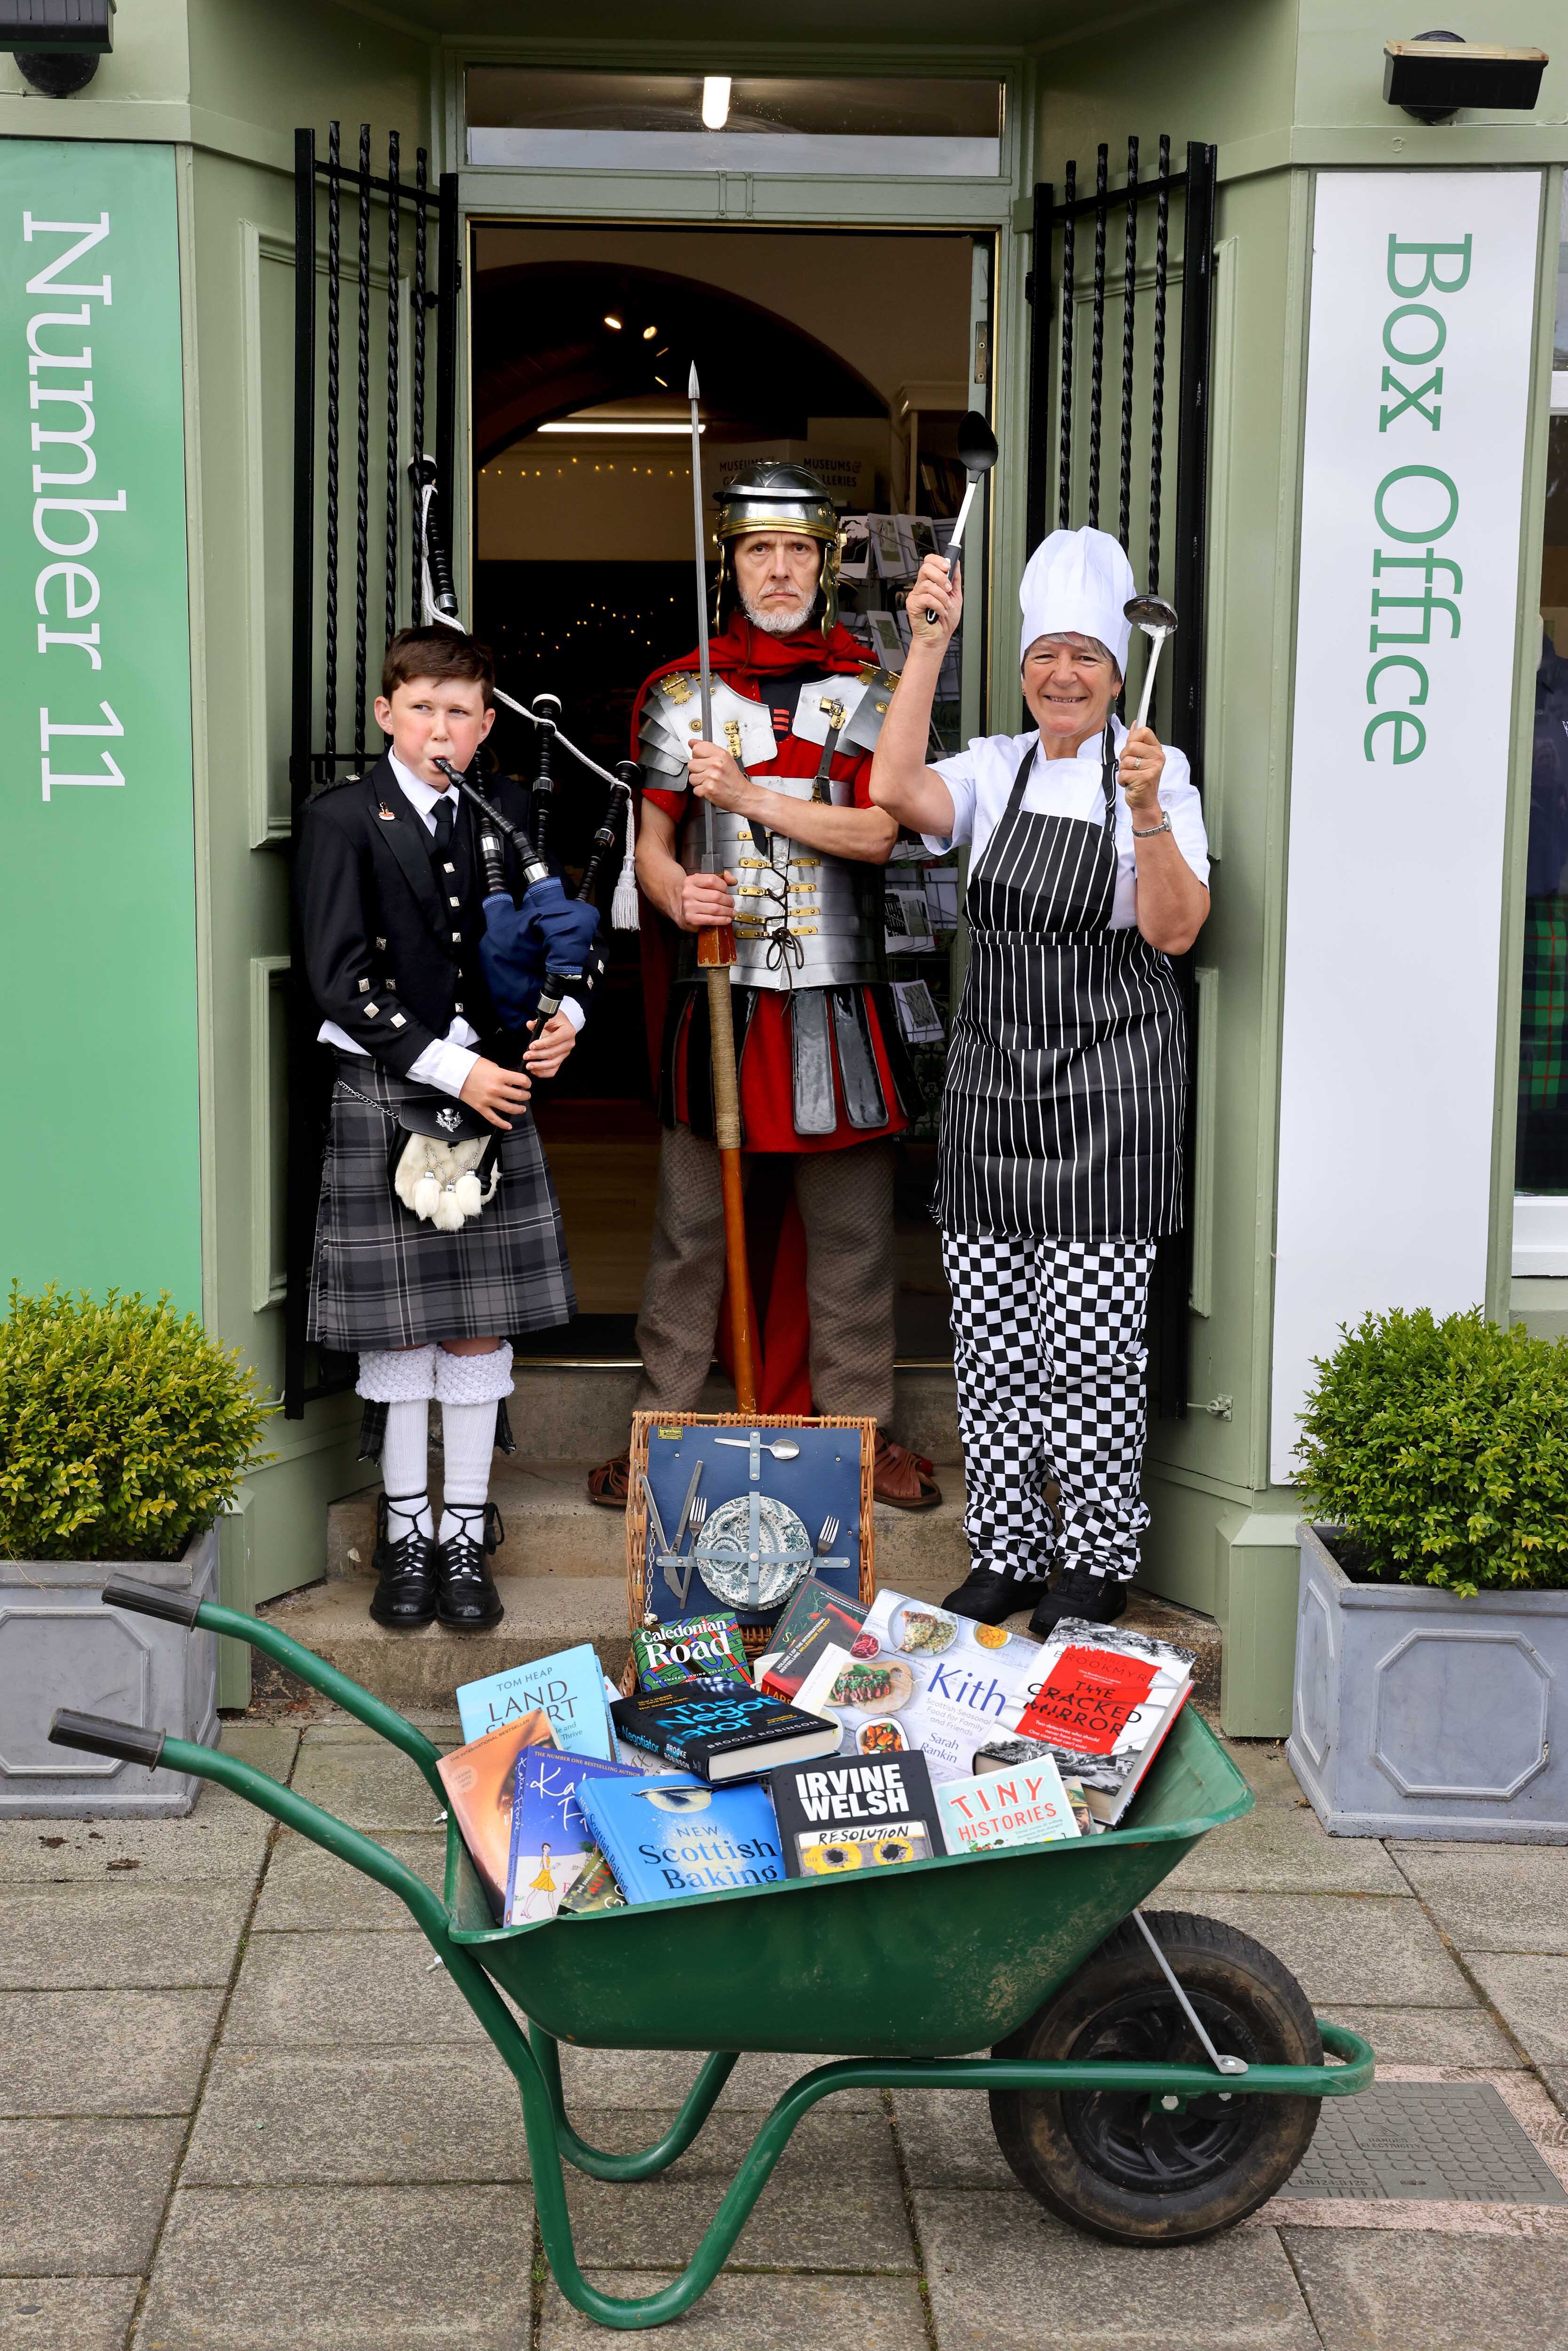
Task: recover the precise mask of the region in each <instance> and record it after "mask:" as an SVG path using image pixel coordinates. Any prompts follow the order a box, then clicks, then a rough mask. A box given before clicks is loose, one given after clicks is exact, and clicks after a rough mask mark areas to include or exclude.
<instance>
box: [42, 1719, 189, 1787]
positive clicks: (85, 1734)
mask: <svg viewBox="0 0 1568 2351" xmlns="http://www.w3.org/2000/svg"><path fill="white" fill-rule="evenodd" d="M49 1744H50V1745H51V1746H52V1747H79V1748H82V1749H84V1750H85V1751H86V1752H87V1753H88V1754H89V1755H116V1756H118V1757H119V1758H120V1761H121V1762H123V1763H140V1764H141V1765H143V1766H144V1768H145V1769H146V1770H147V1771H156V1770H157V1769H158V1764H159V1759H160V1758H161V1757H162V1752H163V1733H162V1731H161V1730H147V1729H143V1728H142V1726H141V1723H139V1722H116V1721H114V1720H113V1719H111V1718H110V1716H109V1715H106V1714H77V1713H75V1712H74V1711H73V1710H72V1708H69V1707H68V1706H62V1707H57V1708H56V1710H55V1713H54V1717H53V1719H52V1720H51V1721H50V1724H49Z"/></svg>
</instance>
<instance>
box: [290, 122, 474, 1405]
mask: <svg viewBox="0 0 1568 2351" xmlns="http://www.w3.org/2000/svg"><path fill="white" fill-rule="evenodd" d="M294 225H295V255H296V271H295V313H294V580H293V596H294V645H293V671H292V677H293V718H292V731H291V736H290V747H289V761H288V775H289V787H290V796H291V799H292V805H293V810H294V817H295V822H296V825H297V826H298V816H299V811H300V810H301V809H302V808H303V806H304V804H305V802H306V801H307V800H308V799H309V797H310V795H311V793H312V792H314V791H318V790H319V789H321V787H322V786H323V785H325V784H329V783H331V782H332V781H333V780H334V779H335V778H337V776H338V775H339V774H340V771H341V770H342V769H343V768H353V769H357V768H362V767H363V766H364V764H365V761H366V758H367V757H370V758H374V757H375V756H376V755H377V753H379V751H380V749H381V743H380V740H379V739H378V740H377V741H376V742H375V744H374V745H373V747H372V746H371V745H369V744H368V743H367V740H366V735H367V727H368V726H369V724H370V723H371V722H370V704H371V697H372V695H373V693H374V691H375V687H376V684H377V683H378V681H379V678H380V674H381V653H382V644H383V643H384V642H385V639H386V638H387V637H391V636H392V634H394V632H396V631H397V629H398V628H400V627H402V626H405V625H406V624H407V622H409V620H410V619H411V617H412V616H413V613H414V612H416V611H417V610H418V609H419V592H420V571H421V566H422V563H423V547H422V546H421V544H420V531H419V524H418V520H417V517H416V516H415V515H414V514H413V511H412V507H411V501H410V498H409V492H408V475H407V465H408V462H409V459H410V458H411V457H412V456H413V455H422V454H423V451H424V448H425V444H426V438H427V435H428V434H429V433H430V430H431V427H432V425H434V461H435V466H436V473H437V481H438V487H439V489H440V491H441V492H442V493H443V495H444V496H446V497H447V501H448V503H447V506H446V508H445V511H447V512H448V513H450V512H451V510H452V508H451V504H450V491H451V486H452V464H453V451H454V447H455V426H456V411H455V394H456V381H457V296H458V292H459V289H460V287H461V284H462V272H461V265H460V261H459V256H458V214H457V175H456V173H455V172H443V173H442V175H441V178H440V180H439V182H438V183H437V184H436V185H435V186H434V187H432V186H431V185H430V180H429V161H428V158H427V156H426V153H425V151H424V149H423V147H419V148H416V149H415V151H414V162H413V178H412V180H410V179H408V178H405V177H404V174H403V165H402V146H401V141H400V140H399V137H398V134H397V132H396V131H390V132H389V133H388V135H387V142H386V169H385V171H384V172H382V173H379V174H378V173H376V172H372V170H371V129H370V125H369V123H362V124H361V127H360V140H359V156H358V161H357V162H356V163H345V162H344V161H343V159H342V153H341V135H340V129H339V125H338V124H337V123H335V122H334V123H332V124H330V125H329V129H328V133H327V153H326V156H325V158H323V157H321V156H320V155H319V154H318V152H317V146H316V134H315V132H314V131H296V132H295V134H294ZM323 229H324V231H325V239H326V242H325V251H324V254H323V251H322V248H321V246H320V245H319V237H320V235H321V233H322V231H323ZM346 244H347V246H348V250H347V252H345V245H346ZM433 312H434V325H435V331H434V350H433V349H432V341H433V338H432V336H431V333H430V319H431V314H432V313H433ZM323 328H324V338H323ZM349 335H352V337H353V345H352V349H351V350H350V351H345V349H344V344H345V339H346V337H347V336H349ZM405 353H406V368H405V358H404V355H405ZM405 515H406V516H408V517H409V528H408V533H407V537H406V540H405V538H404V534H403V531H402V520H401V518H402V517H403V516H405ZM400 549H406V561H404V560H402V559H400ZM372 583H373V584H372ZM345 606H346V607H347V613H346V614H345V610H344V608H345ZM378 607H379V608H380V609H379V610H378ZM372 615H373V616H374V618H375V621H376V622H377V627H376V630H375V632H373V633H372V628H371V621H372ZM382 622H384V633H383V632H382V628H381V623H382ZM317 1027H318V1015H317V1013H316V1011H315V1008H314V1007H313V1005H312V1003H311V1000H310V992H309V988H308V985H307V983H306V979H305V969H304V961H303V957H302V955H301V952H300V942H299V938H298V929H297V927H296V928H295V929H294V931H293V932H292V935H291V983H290V997H289V1036H288V1050H289V1077H288V1217H287V1300H286V1304H285V1308H284V1313H285V1318H286V1320H285V1329H286V1350H285V1373H284V1411H285V1414H286V1416H287V1417H288V1418H289V1419H291V1420H298V1418H300V1416H302V1415H303V1413H304V1410H305V1406H306V1405H307V1404H308V1403H309V1402H310V1401H312V1399H313V1398H315V1397H316V1396H319V1395H327V1394H330V1393H331V1392H332V1391H333V1390H334V1389H336V1388H340V1387H343V1386H346V1385H347V1384H349V1380H350V1377H351V1371H350V1370H349V1369H347V1368H339V1369H336V1370H335V1369H334V1368H333V1367H332V1365H331V1364H317V1365H314V1366H313V1365H312V1364H311V1363H310V1361H309V1351H308V1349H307V1347H306V1343H305V1323H306V1310H307V1307H308V1298H309V1286H310V1254H311V1247H312V1243H313V1239H314V1234H315V1224H316V1207H317V1198H318V1194H319V1183H320V1158H321V1140H322V1134H323V1124H324V1115H325V1106H326V1105H325V1085H324V1081H323V1077H322V1073H321V1067H320V1065H321V1063H322V1061H323V1060H324V1058H325V1057H324V1056H323V1055H321V1054H319V1053H318V1051H317V1050H316V1047H315V1041H314V1040H315V1034H316V1029H317Z"/></svg>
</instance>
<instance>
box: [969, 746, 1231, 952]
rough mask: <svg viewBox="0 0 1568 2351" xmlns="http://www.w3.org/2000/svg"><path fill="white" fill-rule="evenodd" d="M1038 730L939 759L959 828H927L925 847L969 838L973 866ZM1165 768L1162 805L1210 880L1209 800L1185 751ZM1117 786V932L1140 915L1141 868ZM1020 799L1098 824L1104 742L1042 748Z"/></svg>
mask: <svg viewBox="0 0 1568 2351" xmlns="http://www.w3.org/2000/svg"><path fill="white" fill-rule="evenodd" d="M1111 725H1112V728H1113V733H1114V736H1115V740H1116V756H1117V758H1120V757H1121V752H1122V746H1123V744H1124V742H1125V741H1126V739H1127V730H1126V728H1125V727H1124V726H1123V724H1122V722H1121V720H1120V719H1119V718H1113V719H1112V721H1111ZM1039 741H1040V737H1039V736H1038V735H1036V734H1034V733H1032V732H1031V733H1030V734H1028V735H980V736H977V737H975V738H974V740H973V741H972V742H971V743H970V744H969V746H968V747H967V750H963V751H958V752H956V753H955V754H954V756H953V758H950V759H938V760H936V762H935V763H934V768H933V772H934V773H935V774H936V775H938V776H940V777H941V778H942V780H943V782H944V783H945V784H946V787H947V789H948V790H949V791H950V792H951V793H952V795H953V831H952V833H951V835H950V836H949V838H948V839H946V841H944V840H943V839H942V838H941V837H940V835H938V834H936V833H929V832H928V833H926V834H925V845H926V847H927V848H928V849H929V850H931V851H932V852H934V853H935V854H936V856H938V857H940V856H944V855H945V854H946V852H947V851H948V850H950V849H956V848H958V847H960V846H961V845H962V844H963V843H964V842H965V841H967V842H968V844H969V870H970V872H973V871H974V869H975V865H976V862H977V859H978V857H979V854H980V852H981V850H982V849H983V848H984V847H985V845H986V843H987V841H989V839H990V837H991V835H992V833H993V832H995V831H996V829H997V827H998V824H999V823H1000V822H1001V820H1002V816H1003V813H1004V811H1005V810H1006V808H1007V804H1008V800H1009V796H1010V794H1011V792H1012V788H1013V786H1014V784H1015V783H1016V782H1017V781H1018V771H1019V766H1020V765H1021V764H1022V761H1023V757H1024V754H1025V752H1026V751H1027V750H1028V749H1029V747H1030V744H1031V743H1036V744H1038V743H1039ZM1165 753H1166V764H1165V771H1164V773H1163V774H1162V776H1161V778H1160V791H1159V799H1160V808H1161V810H1163V811H1164V812H1165V813H1166V814H1168V816H1169V817H1170V820H1171V831H1172V832H1173V833H1174V834H1175V836H1176V847H1177V848H1178V849H1179V850H1180V852H1181V853H1182V855H1183V856H1184V857H1185V858H1186V862H1187V863H1188V864H1189V865H1190V866H1191V868H1192V870H1193V872H1195V873H1196V874H1197V878H1198V880H1199V881H1200V882H1202V883H1205V884H1206V885H1207V881H1208V837H1207V834H1206V832H1205V831H1204V829H1203V802H1202V800H1201V799H1199V797H1198V794H1197V788H1196V787H1195V785H1194V784H1193V781H1192V777H1191V772H1190V770H1189V769H1188V767H1187V763H1186V752H1185V751H1176V750H1173V749H1172V748H1171V747H1170V746H1169V745H1168V744H1167V745H1166V747H1165ZM1115 793H1116V894H1115V897H1114V898H1113V901H1112V906H1111V924H1110V927H1111V928H1112V930H1113V931H1124V930H1130V929H1131V928H1132V926H1133V925H1134V923H1135V922H1136V920H1137V886H1138V869H1137V865H1136V862H1135V861H1134V841H1133V819H1132V814H1131V811H1130V810H1129V809H1128V807H1127V802H1126V797H1125V795H1124V792H1123V790H1122V787H1121V785H1120V783H1118V784H1117V785H1116V786H1115ZM1021 806H1022V807H1023V808H1024V809H1025V810H1027V811H1028V812H1029V814H1030V816H1068V817H1079V818H1082V820H1084V821H1085V822H1087V823H1090V824H1098V823H1099V822H1100V821H1101V820H1102V816H1103V809H1104V799H1103V792H1102V786H1101V779H1100V742H1099V737H1096V738H1095V740H1094V742H1093V744H1092V746H1091V745H1088V744H1086V745H1085V746H1084V756H1083V757H1082V758H1077V759H1047V758H1045V757H1044V756H1043V751H1042V750H1037V751H1036V753H1035V760H1034V766H1033V768H1031V769H1030V778H1029V781H1028V783H1027V784H1026V785H1025V786H1024V788H1023V799H1022V802H1021Z"/></svg>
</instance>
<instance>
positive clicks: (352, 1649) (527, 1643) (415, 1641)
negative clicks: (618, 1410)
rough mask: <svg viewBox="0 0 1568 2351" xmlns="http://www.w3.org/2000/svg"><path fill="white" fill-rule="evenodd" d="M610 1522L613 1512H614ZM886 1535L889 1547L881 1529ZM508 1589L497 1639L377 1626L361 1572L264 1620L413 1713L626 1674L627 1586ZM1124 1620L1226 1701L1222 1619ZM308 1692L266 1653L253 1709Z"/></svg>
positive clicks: (517, 1585)
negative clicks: (559, 1668)
mask: <svg viewBox="0 0 1568 2351" xmlns="http://www.w3.org/2000/svg"><path fill="white" fill-rule="evenodd" d="M603 1515H604V1516H605V1517H606V1518H609V1517H610V1513H609V1512H608V1511H607V1512H605V1513H604V1514H603ZM881 1515H882V1514H881V1513H880V1512H879V1513H878V1518H879V1521H880V1519H881ZM889 1515H890V1516H893V1515H895V1514H894V1513H889ZM877 1532H878V1540H879V1542H880V1541H881V1537H882V1529H881V1526H880V1523H879V1525H878V1530H877ZM960 1572H961V1571H960ZM956 1580H957V1574H956V1573H955V1571H954V1569H953V1568H952V1566H951V1564H948V1565H946V1566H944V1567H942V1568H940V1569H937V1568H927V1569H925V1570H923V1571H917V1572H915V1573H913V1574H910V1573H906V1572H903V1571H901V1573H899V1574H898V1575H896V1576H895V1575H894V1574H892V1573H885V1572H884V1573H883V1577H882V1581H883V1583H885V1584H889V1585H891V1586H893V1588H894V1589H895V1590H897V1591H901V1592H907V1593H910V1594H911V1595H912V1596H913V1597H914V1598H915V1599H918V1600H940V1598H941V1597H942V1595H943V1593H945V1592H946V1591H948V1590H950V1589H951V1587H952V1584H953V1583H955V1582H956ZM497 1588H498V1590H499V1592H500V1594H501V1598H502V1600H503V1602H504V1603H505V1604H506V1610H507V1614H506V1616H505V1618H504V1619H503V1621H502V1623H501V1624H499V1625H497V1627H496V1629H495V1631H494V1632H491V1633H452V1632H448V1631H446V1630H445V1629H444V1627H443V1626H441V1625H423V1626H422V1627H421V1629H420V1630H419V1631H418V1632H417V1633H391V1632H388V1631H387V1630H386V1628H385V1627H384V1626H383V1625H377V1624H374V1623H372V1621H371V1615H370V1609H369V1603H370V1586H369V1583H368V1582H366V1581H364V1580H363V1579H361V1578H360V1577H357V1576H356V1577H341V1578H338V1579H336V1580H334V1581H332V1582H329V1583H316V1584H309V1585H308V1586H307V1587H306V1588H305V1590H304V1591H302V1592H295V1593H287V1595H286V1596H285V1597H284V1598H283V1599H281V1600H276V1601H272V1602H269V1603H268V1604H267V1606H266V1607H264V1608H263V1609H262V1611H261V1612H260V1613H261V1614H262V1615H263V1616H265V1617H267V1619H268V1620H269V1621H270V1622H272V1623H274V1624H277V1625H279V1626H280V1627H281V1629H282V1630H283V1631H285V1632H287V1633H289V1634H292V1635H293V1636H294V1638H295V1639H296V1640H297V1641H302V1642H303V1643H304V1644H305V1646H306V1647H307V1648H309V1649H313V1650H314V1651H315V1652H316V1654H317V1656H319V1657H324V1658H325V1659H326V1660H327V1662H328V1663H329V1665H333V1666H336V1667H338V1669H339V1671H340V1672H341V1673H345V1674H348V1675H350V1676H351V1677H352V1678H353V1679H354V1680H355V1681H357V1682H359V1683H360V1684H361V1686H362V1687H364V1688H366V1689H368V1690H370V1691H371V1692H372V1693H373V1694H374V1695H375V1696H376V1697H377V1698H382V1699H384V1700H385V1701H386V1703H387V1704H388V1705H389V1706H395V1707H399V1708H403V1709H404V1710H406V1709H407V1708H411V1707H413V1708H438V1709H449V1708H450V1707H451V1704H452V1694H453V1692H454V1690H455V1688H456V1687H457V1685H458V1683H459V1682H468V1681H478V1680H481V1679H483V1677H485V1676H486V1674H496V1673H500V1672H503V1671H504V1670H505V1669H506V1668H507V1667H509V1666H516V1665H523V1664H526V1663H527V1662H528V1659H529V1658H531V1657H544V1656H549V1655H550V1654H551V1653H552V1652H553V1651H554V1650H556V1649H563V1648H569V1647H570V1646H572V1645H573V1644H574V1643H575V1642H578V1641H591V1643H592V1644H593V1646H594V1647H595V1648H596V1649H597V1650H598V1652H599V1655H600V1658H601V1662H602V1664H603V1667H604V1669H605V1671H606V1673H608V1674H609V1675H610V1676H611V1677H612V1679H619V1677H620V1675H621V1672H622V1667H624V1665H625V1663H626V1656H627V1650H628V1646H629V1641H628V1633H627V1620H626V1591H625V1584H624V1583H623V1581H619V1580H617V1579H616V1578H615V1577H612V1576H610V1575H574V1574H568V1573H556V1572H554V1571H552V1570H549V1569H548V1568H547V1569H545V1570H543V1571H542V1572H540V1573H535V1574H530V1575H520V1576H519V1575H508V1576H503V1577H500V1578H498V1579H497ZM1028 1621H1029V1620H1028V1617H1027V1615H1025V1614H1022V1613H1020V1614H1019V1615H1017V1616H1015V1617H1014V1618H1013V1619H1012V1620H1011V1625H1010V1629H1011V1630H1012V1631H1014V1632H1019V1633H1021V1632H1023V1631H1024V1630H1025V1629H1026V1627H1027V1625H1028ZM1124 1622H1125V1623H1126V1624H1128V1625H1136V1626H1138V1627H1139V1628H1140V1629H1141V1630H1143V1631H1145V1632H1148V1633H1154V1634H1157V1635H1159V1636H1160V1637H1161V1638H1162V1639H1165V1640H1169V1641H1179V1642H1180V1643H1182V1644H1183V1645H1184V1646H1186V1647H1187V1648H1191V1649H1195V1650H1196V1651H1197V1696H1198V1698H1202V1699H1204V1700H1205V1701H1206V1702H1207V1701H1214V1702H1218V1696H1219V1659H1220V1632H1219V1627H1218V1625H1217V1624H1216V1623H1215V1622H1214V1620H1213V1618H1212V1617H1209V1616H1199V1615H1197V1614H1195V1613H1194V1612H1193V1611H1192V1610H1191V1609H1186V1608H1177V1607H1175V1606H1174V1605H1173V1604H1171V1603H1170V1602H1169V1601H1166V1600H1156V1599H1155V1598H1154V1597H1152V1595H1150V1594H1148V1593H1142V1592H1139V1593H1134V1597H1133V1601H1132V1604H1131V1605H1130V1607H1129V1609H1128V1611H1127V1614H1126V1617H1125V1618H1124ZM299 1691H300V1685H299V1684H298V1681H297V1680H296V1679H295V1677H293V1676H292V1675H291V1674H288V1673H287V1671H286V1670H284V1669H283V1668H280V1667H277V1666H275V1665H273V1664H272V1663H271V1661H270V1660H269V1659H267V1658H266V1657H263V1656H259V1655H257V1656H256V1658H255V1680H254V1688H253V1703H259V1704H260V1705H261V1706H262V1707H264V1708H265V1707H267V1705H269V1704H272V1703H276V1702H277V1700H278V1699H280V1698H290V1699H292V1698H298V1695H299Z"/></svg>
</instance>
